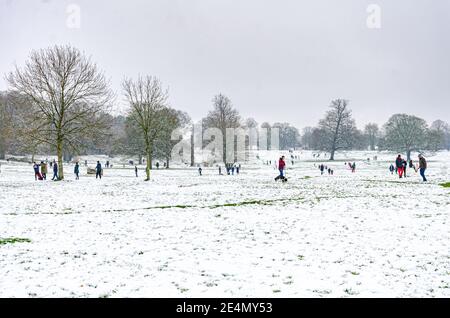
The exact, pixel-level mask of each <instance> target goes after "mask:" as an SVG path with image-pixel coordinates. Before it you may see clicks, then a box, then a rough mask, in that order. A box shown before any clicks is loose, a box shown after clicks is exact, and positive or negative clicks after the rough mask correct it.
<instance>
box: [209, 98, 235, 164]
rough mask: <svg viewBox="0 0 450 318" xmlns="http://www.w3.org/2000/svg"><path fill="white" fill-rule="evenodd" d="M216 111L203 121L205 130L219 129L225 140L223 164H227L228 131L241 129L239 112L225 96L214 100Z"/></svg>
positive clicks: (211, 112)
mask: <svg viewBox="0 0 450 318" xmlns="http://www.w3.org/2000/svg"><path fill="white" fill-rule="evenodd" d="M213 106H214V109H213V110H212V111H210V112H209V113H208V115H207V116H206V118H205V119H204V120H203V126H204V128H218V129H220V131H221V132H222V138H223V151H222V156H223V162H224V163H227V160H226V158H227V153H226V144H227V143H226V129H227V128H239V127H241V117H240V116H239V112H238V111H237V110H236V109H234V108H233V105H232V103H231V100H230V99H229V98H228V97H226V96H225V95H222V94H219V95H216V96H214V98H213Z"/></svg>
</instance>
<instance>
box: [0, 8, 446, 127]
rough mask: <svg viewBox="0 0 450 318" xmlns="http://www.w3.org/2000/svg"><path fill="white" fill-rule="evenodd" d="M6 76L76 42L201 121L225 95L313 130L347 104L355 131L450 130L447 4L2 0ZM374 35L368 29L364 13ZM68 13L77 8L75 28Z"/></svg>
mask: <svg viewBox="0 0 450 318" xmlns="http://www.w3.org/2000/svg"><path fill="white" fill-rule="evenodd" d="M0 3H1V4H0V39H1V43H2V44H1V49H0V72H1V73H2V77H1V79H0V90H4V89H6V88H7V86H6V83H5V81H4V78H3V74H5V73H6V72H8V71H10V70H11V69H12V67H13V65H14V63H17V64H18V65H22V64H23V63H24V61H25V59H26V58H27V56H28V54H29V52H30V51H31V50H32V49H39V48H44V47H47V46H50V45H54V44H71V45H74V46H76V47H78V48H80V49H81V50H82V51H84V52H85V53H86V54H88V55H91V56H92V59H93V60H94V61H95V62H97V64H98V65H99V67H100V68H101V69H103V70H104V71H105V73H106V75H107V77H108V78H110V79H111V83H112V86H113V89H114V90H116V91H117V93H118V101H117V104H118V107H123V106H124V103H123V98H122V96H121V92H120V83H121V80H122V79H123V78H124V76H133V77H134V76H136V75H137V74H143V75H145V74H149V75H155V76H158V77H159V78H160V79H161V81H162V82H163V84H165V85H166V86H168V87H169V90H170V103H171V105H172V106H173V107H175V108H177V109H181V110H184V111H187V112H188V113H189V114H190V115H191V116H192V117H193V118H194V119H200V118H201V117H203V116H204V115H205V114H206V113H207V111H208V110H209V109H210V108H211V100H212V97H213V96H214V95H215V94H217V93H219V92H221V93H223V94H226V95H227V96H229V97H230V98H231V100H232V101H233V104H234V106H235V107H236V108H237V109H238V110H239V111H240V112H241V114H242V116H243V117H249V116H252V117H254V118H255V119H256V120H257V121H258V122H259V123H261V122H263V121H269V122H276V121H287V122H291V123H292V124H294V125H296V126H297V127H298V128H303V127H304V126H307V125H315V124H316V123H317V121H318V120H319V119H320V118H321V117H322V116H323V114H324V112H325V111H326V109H327V107H328V105H329V103H330V100H331V99H334V98H346V99H349V100H350V106H351V108H352V110H353V114H354V117H355V118H356V120H357V123H358V126H359V127H361V128H362V127H363V125H364V124H365V123H367V122H369V121H374V122H378V123H380V124H382V123H384V122H385V121H386V120H387V119H388V117H389V116H390V115H392V114H393V113H398V112H406V113H411V114H415V115H417V116H420V117H423V118H424V119H426V120H427V121H429V122H431V121H432V120H434V119H443V120H447V121H450V105H449V101H450V34H449V33H450V32H449V31H450V1H449V0H433V1H429V0H414V1H411V0H383V1H381V0H371V1H366V0H341V1H336V0H314V1H313V0H310V1H300V0H292V1H287V0H270V1H264V0H147V1H144V0H128V1H125V0H120V1H119V0H110V1H106V0H105V1H103V0H102V1H100V0H90V1H89V0H86V1H81V0H80V1H76V0H72V1H56V0H0ZM371 3H375V4H378V5H379V6H380V8H381V28H380V29H371V28H368V26H367V23H366V20H367V18H368V16H369V13H368V12H367V11H366V10H367V7H368V5H369V4H371ZM69 4H77V5H78V6H79V8H80V10H81V11H80V13H81V14H80V22H81V24H80V28H70V27H68V26H73V25H72V24H70V23H69V24H67V21H68V18H69V21H74V20H73V19H70V18H73V15H71V16H69V14H68V13H67V8H68V5H69Z"/></svg>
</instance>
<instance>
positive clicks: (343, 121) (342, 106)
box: [319, 99, 356, 160]
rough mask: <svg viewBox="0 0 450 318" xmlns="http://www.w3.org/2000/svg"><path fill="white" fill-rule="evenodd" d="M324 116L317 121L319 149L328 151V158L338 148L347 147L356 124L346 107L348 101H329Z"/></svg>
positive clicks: (351, 139) (351, 140)
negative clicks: (328, 107)
mask: <svg viewBox="0 0 450 318" xmlns="http://www.w3.org/2000/svg"><path fill="white" fill-rule="evenodd" d="M330 108H331V109H330V110H329V111H327V113H326V115H325V118H324V119H322V120H320V121H319V131H320V137H321V143H320V144H321V148H322V149H321V150H326V151H329V152H330V160H334V154H335V153H336V151H337V150H340V149H349V148H350V147H351V146H352V144H353V141H354V140H353V139H354V138H353V137H354V133H355V131H356V124H355V121H354V119H353V118H352V115H351V111H350V109H349V108H348V101H347V100H345V99H336V100H333V101H332V102H331V105H330Z"/></svg>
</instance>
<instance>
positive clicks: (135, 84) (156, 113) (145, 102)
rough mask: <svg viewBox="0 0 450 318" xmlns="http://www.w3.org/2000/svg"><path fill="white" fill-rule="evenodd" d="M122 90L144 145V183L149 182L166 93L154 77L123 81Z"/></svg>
mask: <svg viewBox="0 0 450 318" xmlns="http://www.w3.org/2000/svg"><path fill="white" fill-rule="evenodd" d="M122 88H123V91H124V94H125V97H126V99H127V100H128V103H129V104H130V110H129V116H130V118H131V120H132V121H134V122H135V123H136V125H137V126H138V129H139V132H140V134H141V138H142V139H143V141H144V145H145V155H146V157H147V158H146V159H147V166H146V169H145V171H146V176H147V178H146V179H145V181H149V180H150V170H151V168H152V159H153V147H154V145H155V141H156V139H157V138H158V136H159V134H160V133H161V130H162V128H163V125H164V121H163V120H161V118H162V116H163V114H164V112H165V111H166V110H167V99H168V96H169V94H168V91H167V90H163V88H162V87H161V82H160V81H159V79H157V78H156V77H152V76H146V77H141V76H139V77H138V79H137V80H132V79H125V80H124V81H123V83H122Z"/></svg>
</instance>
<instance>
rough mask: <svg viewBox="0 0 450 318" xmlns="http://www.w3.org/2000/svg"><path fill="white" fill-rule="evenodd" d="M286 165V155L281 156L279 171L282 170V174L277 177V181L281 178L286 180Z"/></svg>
mask: <svg viewBox="0 0 450 318" xmlns="http://www.w3.org/2000/svg"><path fill="white" fill-rule="evenodd" d="M285 167H286V162H285V161H284V156H281V158H280V159H279V160H278V171H279V172H280V174H279V175H278V177H276V178H275V181H277V180H279V179H281V180H283V181H285V179H286V178H285V177H284V168H285Z"/></svg>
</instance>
